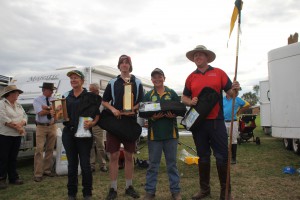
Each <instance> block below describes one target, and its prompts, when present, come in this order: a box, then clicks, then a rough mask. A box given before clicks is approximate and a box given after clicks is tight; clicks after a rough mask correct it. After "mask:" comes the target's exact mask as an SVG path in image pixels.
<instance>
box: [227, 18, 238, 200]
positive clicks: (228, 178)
mask: <svg viewBox="0 0 300 200" xmlns="http://www.w3.org/2000/svg"><path fill="white" fill-rule="evenodd" d="M240 28H241V20H240V16H239V21H238V28H237V32H238V33H237V45H236V57H235V70H234V78H233V81H236V79H237V69H238V62H239V40H240ZM234 104H235V97H233V98H232V108H231V122H230V131H229V133H230V134H229V146H228V161H227V178H226V192H225V199H226V200H228V199H229V185H230V164H231V153H232V152H231V146H232V130H233V122H234Z"/></svg>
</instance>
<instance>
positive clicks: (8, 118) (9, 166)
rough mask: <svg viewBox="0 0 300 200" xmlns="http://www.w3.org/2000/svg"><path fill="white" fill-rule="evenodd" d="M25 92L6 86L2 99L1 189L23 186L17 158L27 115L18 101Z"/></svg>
mask: <svg viewBox="0 0 300 200" xmlns="http://www.w3.org/2000/svg"><path fill="white" fill-rule="evenodd" d="M22 93H23V91H22V90H20V89H18V88H17V87H16V86H15V85H9V86H6V87H5V88H4V89H3V91H2V93H1V95H0V97H1V98H3V99H2V100H0V189H5V188H7V184H6V180H7V179H8V181H9V183H10V184H14V185H21V184H23V181H22V179H20V177H19V174H18V172H17V169H16V168H17V157H18V153H19V148H20V144H21V136H23V135H24V134H25V129H24V126H25V125H26V123H27V115H26V113H25V111H24V109H23V108H22V106H21V105H20V104H19V103H18V102H17V99H18V97H19V95H20V94H22Z"/></svg>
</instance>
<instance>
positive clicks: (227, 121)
mask: <svg viewBox="0 0 300 200" xmlns="http://www.w3.org/2000/svg"><path fill="white" fill-rule="evenodd" d="M233 121H234V122H235V121H237V120H236V119H235V120H233ZM225 122H231V120H225Z"/></svg>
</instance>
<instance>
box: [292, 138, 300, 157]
mask: <svg viewBox="0 0 300 200" xmlns="http://www.w3.org/2000/svg"><path fill="white" fill-rule="evenodd" d="M292 141H293V150H294V152H295V154H298V155H300V146H299V139H292Z"/></svg>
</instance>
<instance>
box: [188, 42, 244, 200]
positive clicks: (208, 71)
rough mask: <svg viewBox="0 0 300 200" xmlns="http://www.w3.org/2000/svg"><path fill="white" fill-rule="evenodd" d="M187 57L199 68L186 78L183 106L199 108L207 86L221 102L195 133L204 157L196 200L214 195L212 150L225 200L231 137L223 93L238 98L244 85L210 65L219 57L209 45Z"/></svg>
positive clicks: (198, 150)
mask: <svg viewBox="0 0 300 200" xmlns="http://www.w3.org/2000/svg"><path fill="white" fill-rule="evenodd" d="M186 57H187V58H188V59H189V60H190V61H192V62H194V63H195V64H196V67H197V68H196V70H195V71H193V72H192V73H191V74H190V75H189V76H188V77H187V79H186V82H185V87H184V90H183V96H182V101H183V103H184V104H186V105H187V106H196V105H197V103H198V95H199V94H200V93H201V91H202V89H203V88H205V87H209V88H212V89H213V90H215V92H217V93H218V94H219V95H220V98H218V102H217V103H216V104H215V106H214V107H213V109H212V110H211V111H210V112H209V114H208V115H207V116H206V118H205V120H204V121H202V122H201V124H198V126H197V128H196V129H194V130H193V131H192V134H193V139H194V142H195V145H196V148H197V154H198V156H199V157H200V160H199V163H198V166H199V177H200V191H199V192H198V193H196V194H195V195H194V196H193V197H192V199H194V200H197V199H203V198H205V197H207V196H210V191H211V190H210V183H209V182H210V156H211V149H212V150H213V154H214V156H215V158H216V166H217V171H218V175H219V180H220V185H221V192H220V199H225V192H226V179H227V160H228V138H227V132H226V127H225V123H224V115H223V108H222V90H224V91H225V92H226V94H228V95H229V96H230V97H235V96H236V95H237V90H239V89H240V85H239V83H238V82H237V81H234V82H231V80H230V79H229V77H228V76H227V74H226V73H225V72H224V71H223V70H221V69H219V68H216V67H212V66H210V65H209V64H208V63H211V62H213V61H214V60H215V58H216V55H215V53H214V52H213V51H211V50H208V49H207V48H206V47H205V46H203V45H198V46H197V47H196V48H195V49H193V50H191V51H188V52H187V53H186ZM197 106H198V105H197ZM200 106H201V105H200ZM229 193H230V192H229Z"/></svg>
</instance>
